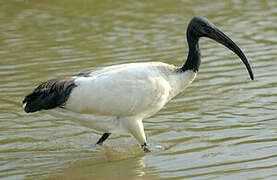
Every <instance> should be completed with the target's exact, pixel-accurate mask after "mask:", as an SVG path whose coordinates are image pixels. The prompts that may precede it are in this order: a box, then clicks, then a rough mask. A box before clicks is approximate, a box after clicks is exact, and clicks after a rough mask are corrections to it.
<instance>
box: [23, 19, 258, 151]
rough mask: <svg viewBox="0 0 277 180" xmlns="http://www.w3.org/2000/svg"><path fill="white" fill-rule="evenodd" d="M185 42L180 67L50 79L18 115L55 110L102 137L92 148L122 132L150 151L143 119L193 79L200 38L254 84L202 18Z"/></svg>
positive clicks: (143, 66) (119, 68)
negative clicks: (217, 46)
mask: <svg viewBox="0 0 277 180" xmlns="http://www.w3.org/2000/svg"><path fill="white" fill-rule="evenodd" d="M186 37H187V43H188V47H189V51H188V55H187V59H186V61H185V63H184V64H183V65H182V66H174V65H170V64H166V63H163V62H137V63H126V64H119V65H112V66H107V67H102V68H99V69H97V70H92V71H89V72H84V73H79V74H77V75H75V76H72V77H64V78H56V79H50V80H48V81H45V82H43V83H41V84H40V85H39V86H38V87H36V88H35V89H34V90H33V92H31V93H30V94H28V95H27V96H26V97H25V98H24V100H23V102H22V103H23V108H24V111H25V112H27V113H33V112H37V111H42V110H43V111H46V110H48V111H51V110H55V111H60V110H61V111H64V112H65V113H67V114H68V115H69V116H70V117H74V118H73V119H74V120H73V121H76V122H78V123H80V124H81V125H84V126H86V127H88V128H92V129H94V130H96V131H99V132H101V133H103V134H102V136H101V137H100V139H99V140H98V141H97V142H96V145H102V144H103V142H104V141H105V140H106V139H108V137H109V136H110V135H111V134H112V133H117V132H121V131H124V132H127V133H129V134H131V135H132V136H133V137H134V138H135V139H136V140H137V141H138V143H139V144H140V146H141V148H142V149H143V150H144V151H145V152H151V150H152V149H151V148H149V145H148V143H147V140H146V135H145V132H144V126H143V120H144V119H146V118H149V117H151V116H153V115H154V114H156V113H157V112H158V111H160V110H161V109H162V108H163V107H164V105H165V104H167V103H168V102H169V101H170V100H171V99H172V98H174V97H175V96H176V95H178V94H180V93H181V92H183V91H184V89H185V88H187V87H188V86H189V85H190V84H191V83H192V82H193V80H194V79H195V78H196V75H197V74H198V71H199V67H200V63H201V59H200V48H199V39H200V38H201V37H207V38H210V39H212V40H215V41H216V42H218V43H220V44H222V45H224V46H225V47H227V48H228V49H229V50H231V51H233V52H234V53H235V54H236V55H237V56H238V57H239V58H240V59H241V60H242V62H243V63H244V65H245V66H246V68H247V71H248V74H249V76H250V78H251V79H252V80H254V74H253V71H252V69H251V66H250V64H249V62H248V59H247V57H246V56H245V54H244V53H243V52H242V50H241V49H240V48H239V47H238V45H237V44H236V43H235V42H233V41H232V40H231V39H230V38H229V37H228V36H227V35H226V34H224V33H223V32H222V31H221V30H219V29H218V28H217V27H216V26H215V25H214V24H212V23H211V22H210V21H209V20H208V19H207V18H205V17H199V16H196V17H193V18H192V19H191V21H190V22H189V24H188V26H187V31H186Z"/></svg>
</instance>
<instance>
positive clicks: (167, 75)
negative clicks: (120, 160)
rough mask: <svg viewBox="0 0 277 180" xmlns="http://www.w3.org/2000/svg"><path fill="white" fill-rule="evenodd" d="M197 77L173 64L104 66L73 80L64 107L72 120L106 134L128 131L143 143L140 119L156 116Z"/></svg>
mask: <svg viewBox="0 0 277 180" xmlns="http://www.w3.org/2000/svg"><path fill="white" fill-rule="evenodd" d="M195 77H196V73H195V72H193V71H190V70H188V71H185V72H177V68H176V67H175V66H173V65H169V64H165V63H160V62H153V63H132V64H122V65H115V66H110V67H106V68H103V69H100V70H97V71H94V72H92V73H90V74H89V75H88V76H87V77H76V79H75V84H76V85H77V87H75V88H74V89H73V90H72V92H71V94H70V96H69V99H68V100H67V102H66V104H65V110H69V111H71V113H69V114H68V112H67V114H68V115H69V116H71V117H72V116H73V118H74V119H73V120H75V121H77V122H78V123H80V124H82V125H84V126H87V127H89V128H93V129H96V130H98V131H102V132H105V133H113V132H116V131H119V130H127V131H128V132H130V133H131V134H132V135H133V136H134V137H135V138H136V139H137V140H138V141H139V142H140V144H143V143H146V138H145V134H144V128H143V124H142V120H143V119H144V118H147V117H150V116H152V115H153V114H155V113H157V112H158V111H159V110H160V109H161V108H162V107H163V106H164V105H165V104H166V103H167V102H168V101H170V100H171V99H172V98H173V97H174V96H176V95H177V94H179V93H180V92H182V91H183V90H184V89H185V88H186V87H187V86H188V85H189V84H190V83H191V82H192V81H193V80H194V79H195Z"/></svg>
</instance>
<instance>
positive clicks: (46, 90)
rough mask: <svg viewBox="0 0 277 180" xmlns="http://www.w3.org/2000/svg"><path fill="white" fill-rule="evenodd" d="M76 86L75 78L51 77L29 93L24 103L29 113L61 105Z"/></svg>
mask: <svg viewBox="0 0 277 180" xmlns="http://www.w3.org/2000/svg"><path fill="white" fill-rule="evenodd" d="M74 87H76V84H74V78H62V79H51V80H49V81H46V82H44V83H42V84H41V85H39V86H38V87H37V88H36V89H35V90H34V91H33V92H32V93H31V94H29V95H27V96H26V97H25V98H24V100H23V102H22V103H23V104H25V103H26V104H25V107H24V110H25V112H27V113H32V112H36V111H39V110H42V109H52V108H55V107H61V106H63V105H64V104H65V102H66V101H67V99H68V97H69V94H70V92H71V90H72V89H73V88H74Z"/></svg>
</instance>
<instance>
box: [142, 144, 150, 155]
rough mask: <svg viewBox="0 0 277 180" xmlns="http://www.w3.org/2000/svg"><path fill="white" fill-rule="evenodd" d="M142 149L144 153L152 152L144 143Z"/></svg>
mask: <svg viewBox="0 0 277 180" xmlns="http://www.w3.org/2000/svg"><path fill="white" fill-rule="evenodd" d="M141 148H142V149H143V151H144V152H146V153H148V152H151V150H150V149H148V148H147V144H146V143H144V144H143V145H141Z"/></svg>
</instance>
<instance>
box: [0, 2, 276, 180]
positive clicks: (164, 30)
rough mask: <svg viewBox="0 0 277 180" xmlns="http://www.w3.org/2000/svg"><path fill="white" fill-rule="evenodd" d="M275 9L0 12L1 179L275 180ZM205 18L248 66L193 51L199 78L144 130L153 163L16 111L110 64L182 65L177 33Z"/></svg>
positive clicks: (130, 6) (44, 116)
mask: <svg viewBox="0 0 277 180" xmlns="http://www.w3.org/2000/svg"><path fill="white" fill-rule="evenodd" d="M276 9H277V2H276V1H266V0H264V1H262V0H251V1H244V0H228V1H220V0H216V1H213V2H212V3H211V2H209V1H200V0H195V1H193V0H183V1H181V0H171V1H166V0H158V1H151V2H150V1H138V0H133V1H131V0H119V1H111V0H108V1H88V0H81V1H74V0H66V1H65V0H63V1H62V0H61V1H55V3H53V2H51V1H45V0H41V1H34V0H28V1H24V0H11V1H1V2H0V22H1V23H0V38H1V40H0V59H1V60H0V84H1V87H0V102H1V103H0V112H1V114H0V178H3V179H186V178H187V179H231V178H235V179H255V178H257V179H258V178H262V179H276V177H277V152H276V149H277V136H276V135H277V128H276V127H277V123H276V117H277V113H276V109H277V83H276V76H277V71H276V67H277V61H276V57H277V26H276V16H277V11H276ZM196 15H197V16H199V15H201V16H205V17H207V18H208V19H210V20H211V21H212V22H213V23H214V24H216V25H217V26H218V27H219V28H220V29H221V30H223V31H224V32H225V33H226V34H227V35H229V36H230V37H231V38H232V39H233V40H234V41H235V42H237V44H238V45H239V46H240V47H241V48H242V49H243V51H244V52H245V53H246V55H247V56H248V58H249V61H250V63H251V65H252V68H253V71H254V73H255V77H256V80H254V81H251V80H250V78H249V76H248V74H247V71H246V69H245V67H244V66H243V64H242V63H241V62H240V61H239V59H238V57H237V56H236V55H234V54H233V53H232V52H231V51H229V50H227V49H226V48H224V47H222V46H221V45H219V44H217V43H215V42H214V41H212V40H208V39H201V42H200V47H201V50H202V64H201V68H200V73H199V75H198V77H197V79H196V80H195V81H194V83H193V84H192V85H191V86H190V87H189V88H188V89H186V91H185V92H184V93H183V94H181V95H179V96H178V97H176V98H175V99H174V100H172V101H171V102H170V103H169V104H167V105H166V107H165V108H163V109H162V110H161V111H160V112H159V113H158V114H156V115H155V116H153V117H151V118H149V119H146V120H145V121H144V125H145V130H146V134H147V137H148V141H149V143H150V144H151V146H152V148H153V152H152V153H148V154H144V153H143V152H142V151H141V149H140V148H139V146H138V145H137V142H136V141H135V139H134V138H133V137H131V136H126V135H112V137H111V138H110V139H109V140H107V142H106V144H105V146H104V147H95V146H93V144H94V143H95V142H96V141H97V139H98V138H99V137H100V135H101V134H100V133H98V132H95V131H94V130H91V129H88V128H86V127H82V126H80V125H78V124H75V123H73V122H72V121H70V120H68V119H63V118H59V117H53V116H52V115H50V114H48V113H47V112H40V113H35V114H26V113H24V112H23V109H22V106H21V101H22V99H23V98H24V96H25V95H26V94H28V93H29V92H31V91H32V90H33V88H34V87H35V86H36V85H38V84H39V83H40V82H42V81H45V80H47V79H50V78H55V77H63V76H70V75H74V74H77V73H79V72H82V71H87V70H91V69H93V68H95V67H104V66H108V65H114V64H122V63H131V62H148V61H162V62H166V63H171V64H175V65H181V64H182V63H183V62H184V59H185V57H186V54H187V50H188V47H187V44H186V37H185V30H186V27H187V24H188V21H189V20H190V19H191V18H192V17H193V16H196Z"/></svg>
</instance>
